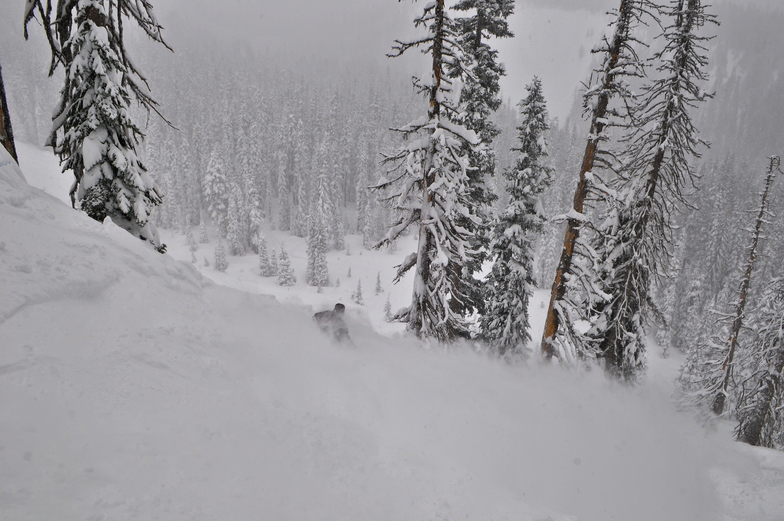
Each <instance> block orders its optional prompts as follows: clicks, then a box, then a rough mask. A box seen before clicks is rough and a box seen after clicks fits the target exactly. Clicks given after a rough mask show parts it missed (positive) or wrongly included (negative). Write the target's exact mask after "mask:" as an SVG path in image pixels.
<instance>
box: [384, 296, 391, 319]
mask: <svg viewBox="0 0 784 521" xmlns="http://www.w3.org/2000/svg"><path fill="white" fill-rule="evenodd" d="M384 320H386V321H387V322H391V321H392V303H391V302H390V301H389V293H387V301H386V302H385V303H384Z"/></svg>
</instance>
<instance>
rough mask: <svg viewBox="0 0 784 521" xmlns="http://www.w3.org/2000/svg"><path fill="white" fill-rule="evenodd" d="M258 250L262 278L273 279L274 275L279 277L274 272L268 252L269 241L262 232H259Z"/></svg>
mask: <svg viewBox="0 0 784 521" xmlns="http://www.w3.org/2000/svg"><path fill="white" fill-rule="evenodd" d="M258 249H259V273H260V274H261V276H262V277H272V276H274V275H277V273H275V271H273V268H272V263H271V262H270V257H269V254H268V252H267V239H266V238H265V237H264V234H263V233H261V230H259V239H258ZM273 255H274V252H273Z"/></svg>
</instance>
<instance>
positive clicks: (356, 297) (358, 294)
mask: <svg viewBox="0 0 784 521" xmlns="http://www.w3.org/2000/svg"><path fill="white" fill-rule="evenodd" d="M351 300H352V301H354V303H355V304H359V305H360V306H364V305H365V300H364V299H363V298H362V279H359V280H358V281H357V289H355V290H354V292H353V293H352V294H351Z"/></svg>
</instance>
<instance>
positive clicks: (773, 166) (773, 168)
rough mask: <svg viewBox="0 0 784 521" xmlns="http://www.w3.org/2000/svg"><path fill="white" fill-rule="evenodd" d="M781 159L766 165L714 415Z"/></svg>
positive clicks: (724, 394) (724, 388)
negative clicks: (771, 188) (766, 175)
mask: <svg viewBox="0 0 784 521" xmlns="http://www.w3.org/2000/svg"><path fill="white" fill-rule="evenodd" d="M780 164H781V160H780V159H779V158H778V157H776V156H774V157H771V158H770V166H769V167H768V177H767V179H766V180H765V190H764V191H763V192H762V204H761V205H760V210H759V215H757V224H756V226H755V227H754V234H753V236H752V240H751V247H750V248H749V260H748V261H746V271H745V273H744V274H743V278H742V279H741V282H740V289H739V290H738V304H737V305H736V307H735V319H734V320H733V321H732V332H731V333H730V338H729V344H730V349H729V351H728V352H727V357H726V358H725V359H724V363H723V364H722V366H721V368H722V371H724V377H723V378H722V382H721V388H720V389H719V390H718V392H717V393H716V396H715V397H714V399H713V404H712V405H711V410H712V411H713V413H714V414H715V415H717V416H718V415H720V414H722V413H723V412H724V404H725V402H726V400H727V387H728V385H729V382H730V376H732V367H733V366H732V360H733V358H734V356H735V349H736V348H737V346H738V335H739V334H740V328H741V326H742V325H743V311H744V310H745V309H746V300H747V298H746V297H747V295H748V291H749V286H750V285H751V273H752V271H753V270H754V263H755V261H756V259H757V244H758V243H759V238H760V235H761V233H762V223H763V222H764V220H765V214H766V213H767V211H768V193H769V191H770V187H771V185H772V184H773V179H774V178H775V177H776V173H777V172H778V171H780V170H779V166H780Z"/></svg>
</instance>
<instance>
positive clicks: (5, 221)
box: [0, 150, 784, 521]
mask: <svg viewBox="0 0 784 521" xmlns="http://www.w3.org/2000/svg"><path fill="white" fill-rule="evenodd" d="M23 164H24V162H23ZM31 177H35V176H31ZM0 288H2V291H0V346H1V348H0V519H3V520H50V519H57V520H71V519H73V520H77V519H78V520H83V519H106V520H109V519H117V520H123V519H132V518H138V519H163V520H184V519H188V520H258V519H270V520H284V519H286V520H308V519H313V520H316V519H318V520H324V519H336V520H337V519H341V520H343V519H356V520H369V519H374V520H403V519H405V520H414V519H416V520H431V519H442V520H445V519H473V520H490V519H499V520H500V519H510V520H511V519H515V520H536V521H543V520H546V519H551V520H566V519H569V520H575V519H579V520H583V521H585V520H597V521H599V520H602V521H606V520H611V519H617V520H640V521H642V520H657V521H658V520H663V519H666V520H684V521H685V520H689V521H691V520H722V519H727V520H729V519H738V520H740V519H743V520H771V521H772V520H777V519H781V518H782V515H783V514H784V504H783V503H784V499H782V497H784V495H782V483H784V458H782V455H781V454H778V453H775V452H772V451H762V450H755V449H751V448H748V447H745V446H740V445H738V444H735V443H732V442H730V441H729V439H730V438H729V436H727V433H726V432H723V431H720V432H718V433H708V434H706V433H705V432H704V431H703V430H702V429H701V428H700V427H698V426H696V425H694V424H693V423H692V422H691V421H690V420H689V419H688V418H686V417H684V416H681V415H678V414H677V413H675V412H673V408H672V406H671V404H670V401H669V392H670V391H669V389H668V388H667V387H666V386H665V385H658V380H656V379H652V383H650V384H649V385H647V386H644V387H641V388H638V389H634V390H629V389H626V388H622V387H618V386H615V385H613V384H611V383H609V382H607V381H606V380H605V379H604V378H603V377H602V376H601V375H599V374H596V373H593V374H590V373H589V374H573V373H569V372H565V371H561V370H558V369H557V368H552V367H550V368H541V367H532V368H524V367H519V366H518V367H510V366H506V365H503V364H500V363H496V362H493V361H490V360H487V359H485V358H483V357H481V356H478V355H476V354H474V353H473V352H471V351H470V350H467V349H466V350H461V349H455V350H452V351H450V352H447V353H445V352H442V351H440V350H438V349H430V350H424V349H421V347H420V346H418V345H416V344H415V343H413V342H412V341H409V340H406V339H403V338H402V337H392V338H390V337H383V336H379V335H377V334H376V333H375V332H374V331H373V330H372V329H371V328H370V326H369V325H367V323H366V322H365V321H363V320H359V319H358V318H355V320H354V321H353V322H352V323H351V324H350V326H351V333H352V336H353V338H354V340H355V343H356V347H355V348H351V349H349V348H345V347H341V346H336V345H333V344H331V343H330V342H329V341H328V340H327V339H325V338H324V337H322V336H321V335H320V334H319V333H318V331H317V330H316V328H315V326H314V325H313V323H312V321H311V319H310V313H311V311H310V309H306V308H304V307H301V306H295V305H293V304H282V303H279V302H277V301H276V300H275V299H273V298H272V297H269V296H263V295H256V294H251V293H247V292H240V291H237V290H234V289H229V288H226V287H222V286H218V285H216V284H214V283H212V282H209V281H208V280H207V279H205V278H204V277H203V276H202V275H200V274H199V273H198V272H197V271H196V270H195V269H194V268H193V267H192V266H191V265H190V264H186V263H182V262H178V261H175V260H174V259H173V258H172V257H171V256H169V255H159V254H157V253H155V252H154V251H152V250H150V249H148V248H147V247H146V246H145V245H144V244H143V243H141V242H140V241H138V240H137V239H134V238H132V237H131V236H130V235H128V234H127V233H125V232H124V231H122V230H120V229H118V228H116V227H115V226H113V225H111V224H108V223H107V224H105V225H100V224H98V223H96V222H93V221H91V220H90V219H89V218H87V217H86V216H85V215H84V214H82V213H79V212H76V211H74V210H72V209H70V208H69V207H68V206H67V205H66V204H64V203H63V202H62V201H59V200H56V199H54V198H53V197H51V196H49V195H46V194H45V193H43V192H42V191H40V190H38V189H34V188H31V187H30V186H29V185H28V184H27V183H26V182H25V180H24V178H23V177H22V174H21V172H20V171H19V170H18V169H17V168H15V165H13V163H12V162H11V161H10V159H9V157H8V155H7V154H6V153H5V151H4V150H0ZM370 289H371V288H368V292H370V291H369V290H370Z"/></svg>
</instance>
